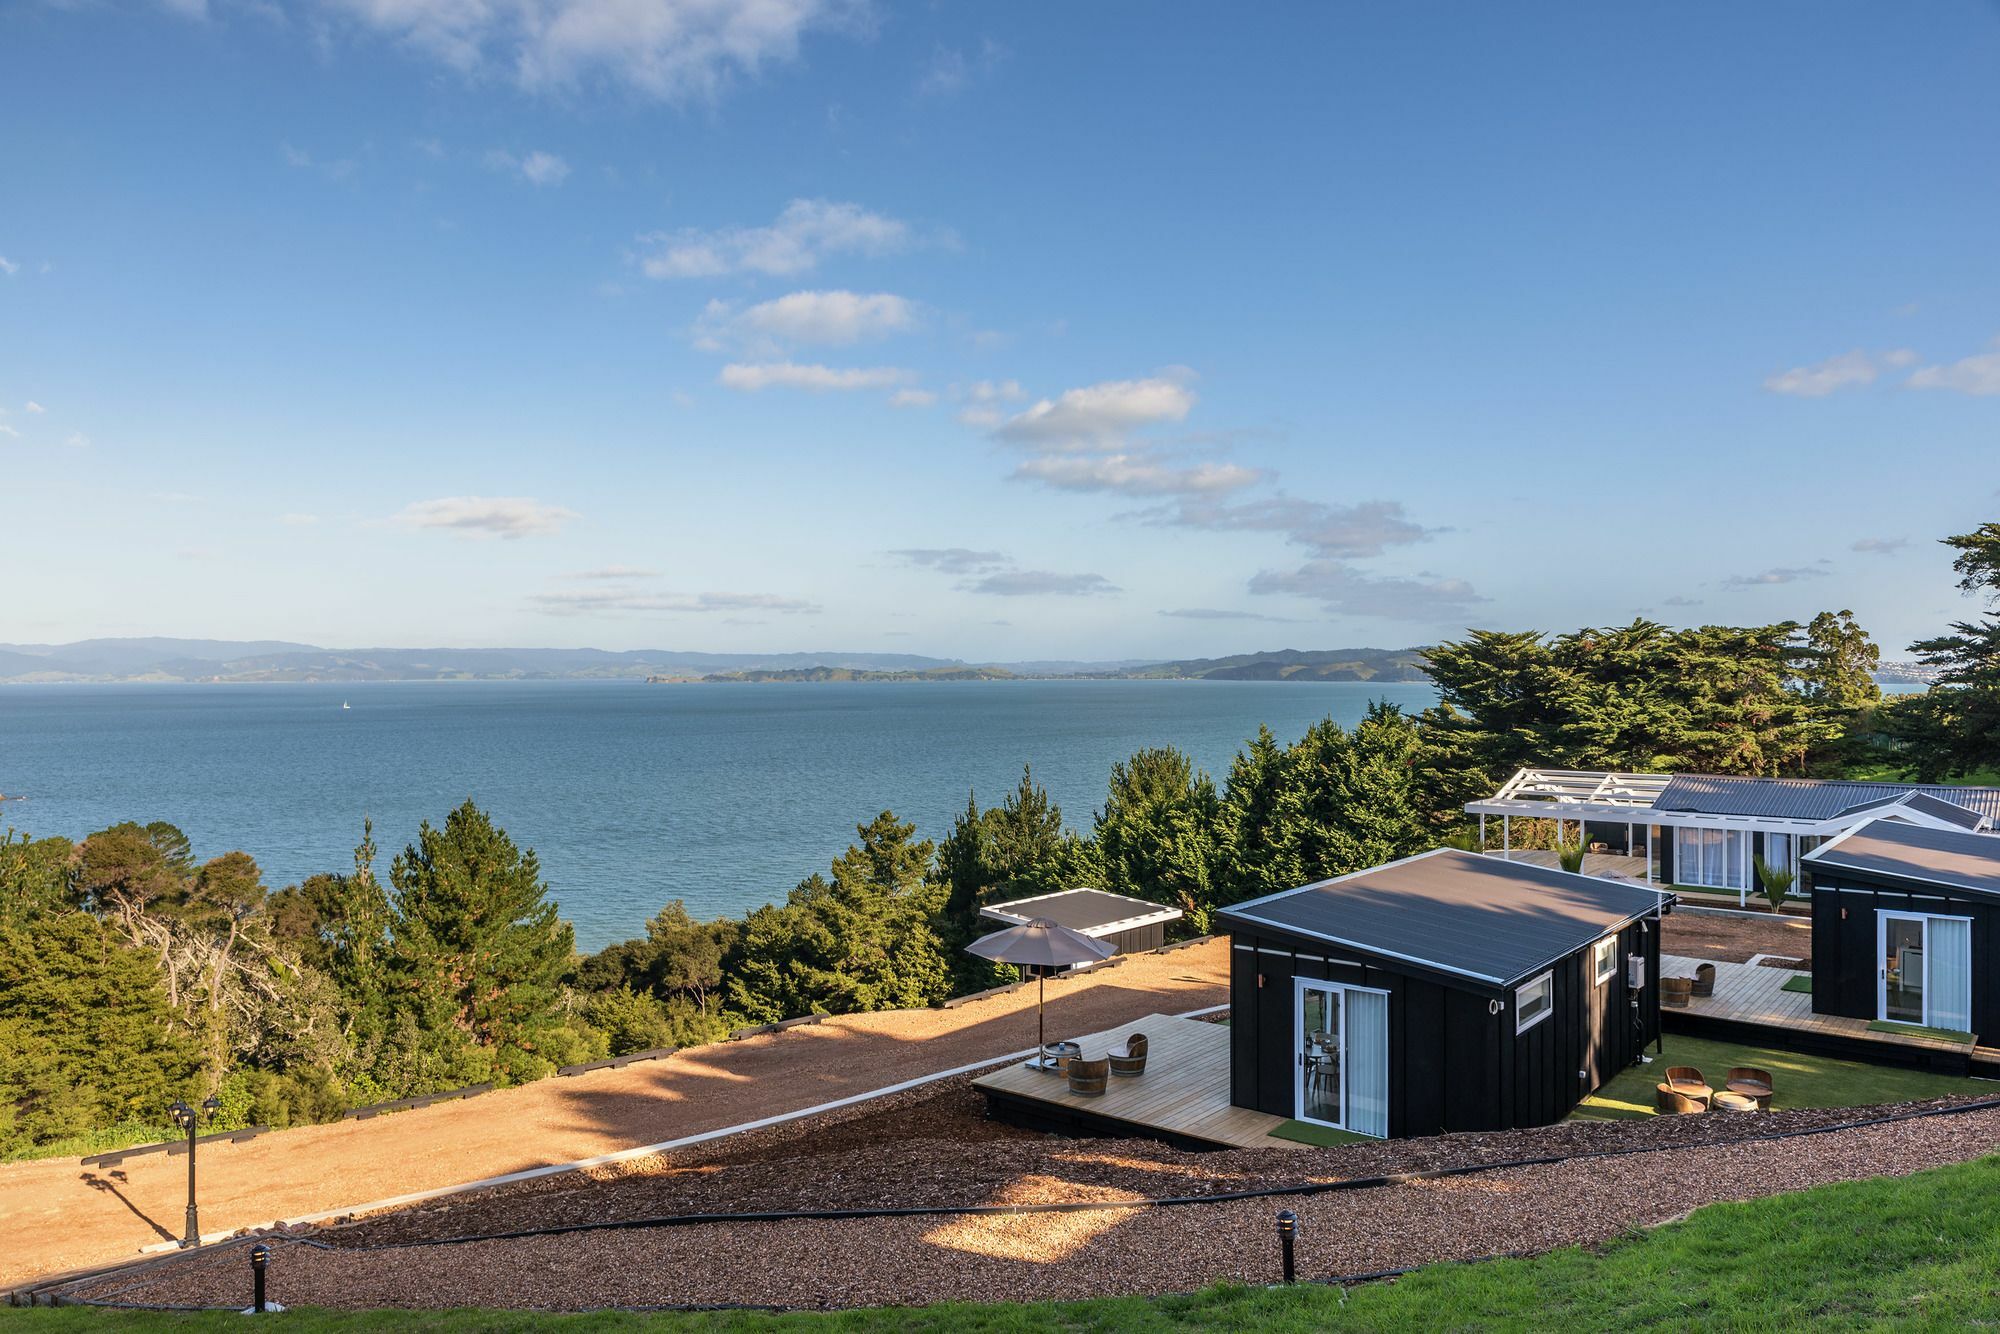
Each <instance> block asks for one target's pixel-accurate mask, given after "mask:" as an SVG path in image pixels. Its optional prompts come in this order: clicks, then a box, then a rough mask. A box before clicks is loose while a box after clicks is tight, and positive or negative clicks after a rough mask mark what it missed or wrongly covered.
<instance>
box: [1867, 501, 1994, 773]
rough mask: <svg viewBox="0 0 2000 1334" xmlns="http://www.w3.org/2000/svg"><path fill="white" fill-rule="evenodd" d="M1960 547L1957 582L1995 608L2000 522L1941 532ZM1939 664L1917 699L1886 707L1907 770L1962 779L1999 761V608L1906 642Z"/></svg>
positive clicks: (1949, 542) (1954, 563)
mask: <svg viewBox="0 0 2000 1334" xmlns="http://www.w3.org/2000/svg"><path fill="white" fill-rule="evenodd" d="M1944 544H1945V545H1946V546H1948V547H1951V548H1952V549H1953V550H1955V551H1956V552H1957V553H1958V556H1957V558H1956V559H1954V560H1953V561H1952V568H1953V569H1954V570H1956V571H1957V572H1958V575H1959V580H1958V586H1959V588H1960V589H1961V590H1962V591H1964V592H1966V593H1969V594H1972V595H1975V596H1978V597H1981V598H1983V599H1984V600H1985V602H1986V605H1987V606H1988V607H1989V608H2000V523H1983V524H1981V525H1979V527H1977V528H1975V529H1974V530H1973V531H1971V532H1969V533H1960V534H1958V535H1956V536H1954V537H1947V538H1945V539H1944ZM1910 651H1911V652H1913V653H1915V654H1916V655H1917V659H1918V661H1920V662H1922V663H1924V664H1925V665H1926V666H1929V667H1934V668H1936V669H1937V671H1938V675H1937V679H1936V680H1935V682H1933V683H1932V685H1931V688H1930V689H1929V690H1927V691H1925V692H1924V694H1923V695H1922V696H1921V697H1919V698H1918V699H1917V700H1913V701H1899V702H1898V705H1897V707H1896V709H1895V710H1893V711H1892V713H1891V715H1890V716H1891V718H1892V719H1893V720H1894V727H1895V732H1896V735H1897V736H1898V737H1899V739H1900V740H1901V741H1902V743H1903V746H1904V765H1905V768H1906V771H1907V772H1909V773H1910V774H1912V775H1914V776H1915V777H1917V778H1920V779H1926V780H1930V781H1939V780H1943V779H1947V778H1961V777H1964V776H1966V775H1968V774H1972V773H1975V772H1978V771H1980V770H1984V769H1990V768H1993V767H1995V766H2000V611H1994V610H1989V611H1986V612H1983V613H1981V614H1978V615H1976V616H1975V617H1974V618H1972V619H1968V620H1963V621H1954V622H1952V625H1951V633H1950V634H1948V635H1939V636H1937V637H1935V638H1932V639H1925V640H1921V641H1919V642H1917V643H1915V644H1912V645H1910Z"/></svg>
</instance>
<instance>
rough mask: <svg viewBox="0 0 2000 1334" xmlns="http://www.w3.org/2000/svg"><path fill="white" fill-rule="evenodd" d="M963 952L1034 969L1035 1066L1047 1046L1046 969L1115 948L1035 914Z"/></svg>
mask: <svg viewBox="0 0 2000 1334" xmlns="http://www.w3.org/2000/svg"><path fill="white" fill-rule="evenodd" d="M965 952H966V953H967V954H977V955H978V956H979V957H980V958H982V959H991V960H993V962H995V963H1011V964H1017V965H1019V966H1020V967H1023V968H1032V969H1034V970H1035V1049H1036V1050H1035V1064H1036V1065H1037V1067H1038V1068H1039V1067H1040V1065H1041V1061H1042V1053H1043V1052H1044V1051H1046V1050H1047V1049H1048V1045H1049V1044H1048V1039H1047V1035H1046V1032H1045V1030H1044V1028H1043V1002H1044V1001H1045V1000H1046V999H1047V992H1048V983H1047V980H1046V979H1047V974H1048V971H1049V970H1050V969H1052V968H1067V967H1069V966H1070V965H1071V964H1079V963H1096V962H1097V961H1098V960H1100V959H1108V958H1110V957H1111V956H1112V955H1114V954H1116V953H1117V952H1118V950H1117V949H1116V947H1114V946H1111V945H1107V944H1105V943H1104V942H1103V941H1101V940H1092V939H1091V938H1090V937H1089V936H1086V935H1084V934H1083V932H1081V931H1072V930H1070V929H1069V928H1068V927H1066V926H1057V925H1056V924H1055V923H1054V922H1051V921H1050V920H1049V919H1048V918H1046V917H1037V918H1035V919H1034V920H1033V921H1031V922H1029V923H1028V924H1027V925H1026V926H1010V927H1008V928H1007V929H1006V930H1005V931H995V932H994V933H993V934H992V935H990V936H981V937H980V938H979V939H977V940H975V941H973V942H972V943H971V944H970V945H967V946H966V947H965Z"/></svg>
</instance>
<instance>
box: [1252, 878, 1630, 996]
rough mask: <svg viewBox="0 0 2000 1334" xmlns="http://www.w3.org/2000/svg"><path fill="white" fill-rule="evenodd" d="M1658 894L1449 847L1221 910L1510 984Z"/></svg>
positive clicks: (1357, 947)
mask: <svg viewBox="0 0 2000 1334" xmlns="http://www.w3.org/2000/svg"><path fill="white" fill-rule="evenodd" d="M1665 897H1666V896H1665V895H1663V894H1660V893H1658V892H1657V891H1654V890H1650V889H1646V888H1644V887H1642V886H1639V885H1634V884H1630V883H1627V882H1624V881H1618V880H1602V879H1598V878H1597V877H1594V876H1585V875H1571V874H1569V873H1567V872H1564V871H1557V870H1552V869H1549V868H1547V867H1542V866H1533V865H1530V864H1528V863H1526V862H1510V861H1503V860H1502V859H1500V858H1498V857H1488V856H1482V855H1480V854H1479V853H1475V852H1461V851H1459V850H1457V849H1455V848H1452V849H1440V850H1439V851H1437V852H1429V853H1425V854H1423V855H1422V856H1418V857H1407V858H1405V859H1403V860H1402V861H1398V862H1390V863H1388V864H1387V865H1384V866H1377V867H1375V868H1374V869H1372V870H1367V871H1359V872H1356V873H1355V874H1353V875H1348V876H1342V877H1339V878H1338V879H1334V880H1325V881H1321V882H1320V883H1318V884H1314V885H1306V886H1303V887H1302V888H1299V889H1293V890H1287V891H1285V892H1284V893H1282V894H1273V895H1269V896H1267V897H1265V898H1262V899H1253V900H1252V901H1250V902H1249V903H1239V904H1237V905H1236V906H1235V907H1232V908H1225V909H1223V910H1222V916H1223V918H1224V919H1225V920H1230V921H1233V922H1238V923H1241V924H1243V925H1245V926H1248V927H1251V928H1253V929H1254V928H1256V927H1260V926H1261V927H1269V928H1274V929H1276V930H1279V931H1285V932H1292V933H1295V934H1298V935H1303V936H1307V937H1309V938H1312V939H1315V940H1323V941H1328V942H1331V943H1334V944H1337V945H1345V946H1348V947H1349V948H1351V949H1354V950H1358V951H1361V952H1363V953H1374V954H1382V955H1387V956H1389V957H1391V958H1397V959H1403V960H1407V961H1409V962H1412V963H1418V964H1425V965H1429V966H1430V967H1433V968H1436V969H1438V970H1440V971H1443V972H1447V973H1457V974H1459V975H1461V976H1465V977H1471V978H1476V979H1478V980H1480V981H1485V982H1492V983H1495V984H1497V985H1501V986H1512V985H1513V984H1514V983H1516V982H1519V981H1521V980H1522V979H1523V978H1526V977H1529V976H1532V975H1533V974H1535V973H1537V972H1539V971H1540V970H1542V969H1543V968H1546V967H1547V966H1548V965H1549V964H1550V963H1552V962H1553V961H1555V960H1556V959H1560V958H1562V957H1564V956H1565V955H1568V954H1572V953H1574V952H1575V951H1577V950H1580V949H1582V948H1583V947H1584V946H1586V945H1588V944H1590V943H1591V942H1592V941H1595V940H1599V939H1601V938H1602V937H1603V936H1604V935H1605V934H1606V933H1607V932H1608V931H1610V930H1611V929H1612V928H1613V927H1615V926H1618V925H1620V924H1622V923H1624V922H1628V921H1631V920H1632V919H1633V918H1635V917H1639V916H1642V915H1644V914H1646V913H1649V912H1651V911H1653V910H1654V909H1655V908H1657V907H1659V906H1660V903H1661V902H1662V900H1663V899H1664V898H1665Z"/></svg>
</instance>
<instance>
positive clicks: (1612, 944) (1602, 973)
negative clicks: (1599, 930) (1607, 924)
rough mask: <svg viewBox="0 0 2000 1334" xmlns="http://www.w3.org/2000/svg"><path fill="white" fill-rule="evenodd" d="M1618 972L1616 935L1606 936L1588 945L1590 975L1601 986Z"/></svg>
mask: <svg viewBox="0 0 2000 1334" xmlns="http://www.w3.org/2000/svg"><path fill="white" fill-rule="evenodd" d="M1617 974H1618V937H1616V936H1606V937H1605V938H1604V939H1602V940H1600V941H1598V942H1597V943H1596V944H1595V945H1592V946H1591V947H1590V977H1591V980H1592V981H1593V982H1595V983H1596V984H1597V985H1598V986H1600V987H1601V986H1603V985H1604V984H1605V983H1606V982H1609V981H1610V980H1611V979H1612V978H1613V977H1615V976H1617Z"/></svg>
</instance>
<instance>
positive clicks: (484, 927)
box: [388, 801, 575, 1077]
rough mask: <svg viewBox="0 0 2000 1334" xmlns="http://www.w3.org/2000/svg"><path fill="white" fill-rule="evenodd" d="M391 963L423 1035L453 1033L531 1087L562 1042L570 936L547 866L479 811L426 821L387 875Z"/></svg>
mask: <svg viewBox="0 0 2000 1334" xmlns="http://www.w3.org/2000/svg"><path fill="white" fill-rule="evenodd" d="M389 880H390V883H391V885H392V886H393V887H394V892H393V895H392V897H391V901H390V923H389V950H388V955H389V957H388V963H389V967H390V972H391V974H392V976H393V977H394V980H395V984H396V986H397V987H398V989H399V990H400V992H401V993H403V994H404V995H406V996H408V997H410V998H411V999H412V1000H414V1002H415V1005H414V1012H415V1014H416V1015H417V1017H418V1019H419V1021H420V1023H421V1026H422V1028H423V1029H424V1031H425V1032H426V1033H428V1034H432V1035H438V1034H441V1033H442V1032H443V1031H444V1030H446V1029H447V1028H449V1029H450V1030H453V1031H455V1032H457V1033H459V1034H462V1035H463V1036H464V1037H465V1038H467V1039H469V1040H470V1041H471V1042H472V1043H473V1044H475V1045H477V1046H479V1047H482V1048H487V1049H490V1050H491V1051H492V1052H493V1054H494V1061H495V1064H496V1066H497V1068H498V1069H499V1071H500V1072H501V1073H502V1074H503V1075H506V1076H510V1077H512V1076H522V1075H527V1076H529V1077H532V1076H533V1075H534V1074H538V1073H543V1072H545V1071H546V1068H547V1066H548V1065H549V1064H550V1062H551V1058H552V1053H551V1052H550V1051H549V1050H548V1048H549V1047H550V1045H551V1044H552V1043H555V1042H558V1041H560V1038H561V1035H560V1034H559V1032H558V1030H559V1029H560V1026H561V1008H560V1007H561V999H562V998H561V992H560V983H561V980H562V977H563V975H564V974H565V972H567V971H568V968H569V963H570V955H571V953H572V952H573V950H574V947H575V938H574V935H573V933H572V932H571V930H570V925H569V923H567V922H565V921H562V920H561V919H560V918H558V917H557V915H556V905H555V903H554V901H553V900H551V899H550V898H549V897H548V886H547V885H546V884H544V883H543V881H542V876H541V866H540V864H539V862H538V861H537V860H536V858H535V854H534V852H533V851H532V850H530V851H527V852H522V851H520V850H518V849H516V848H515V846H514V844H513V841H512V840H511V839H509V838H508V837H507V835H506V834H505V833H504V832H503V831H502V830H500V829H499V828H498V827H497V826H495V825H494V823H493V821H492V820H491V819H490V818H489V817H488V816H487V815H486V813H485V812H484V811H482V810H480V809H479V808H478V807H477V806H475V805H474V804H473V803H472V802H470V801H467V802H466V803H465V804H464V805H463V806H460V807H459V808H458V809H457V810H455V811H453V812H452V813H451V814H450V815H448V816H446V817H445V822H444V827H443V828H442V829H437V828H433V827H432V826H431V825H430V823H429V822H428V821H426V822H425V823H424V825H423V826H422V827H421V829H420V830H419V831H418V834H417V841H416V842H415V843H413V844H411V845H409V846H408V847H407V848H405V849H404V850H403V852H402V853H401V854H400V855H398V856H397V857H396V859H395V861H394V862H393V863H392V864H391V866H390V870H389Z"/></svg>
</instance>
